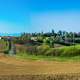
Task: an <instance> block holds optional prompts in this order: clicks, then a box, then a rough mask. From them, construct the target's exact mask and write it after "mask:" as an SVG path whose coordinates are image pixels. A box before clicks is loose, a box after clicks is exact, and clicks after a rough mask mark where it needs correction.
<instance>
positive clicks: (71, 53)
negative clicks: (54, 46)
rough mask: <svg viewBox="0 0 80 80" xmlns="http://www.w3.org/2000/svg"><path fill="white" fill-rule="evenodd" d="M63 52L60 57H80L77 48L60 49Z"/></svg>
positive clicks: (79, 51)
mask: <svg viewBox="0 0 80 80" xmlns="http://www.w3.org/2000/svg"><path fill="white" fill-rule="evenodd" d="M62 50H63V52H62V54H61V56H68V57H72V56H78V55H80V49H79V48H77V47H73V46H71V47H66V48H63V49H62Z"/></svg>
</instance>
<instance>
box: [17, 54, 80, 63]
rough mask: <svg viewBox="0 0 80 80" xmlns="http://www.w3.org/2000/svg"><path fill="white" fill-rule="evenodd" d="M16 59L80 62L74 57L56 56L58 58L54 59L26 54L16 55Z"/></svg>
mask: <svg viewBox="0 0 80 80" xmlns="http://www.w3.org/2000/svg"><path fill="white" fill-rule="evenodd" d="M16 58H18V59H25V60H43V61H46V60H47V61H61V62H64V61H72V62H74V61H77V62H79V61H80V56H74V57H61V56H58V57H54V56H43V55H38V56H36V55H28V54H25V53H23V54H17V55H16Z"/></svg>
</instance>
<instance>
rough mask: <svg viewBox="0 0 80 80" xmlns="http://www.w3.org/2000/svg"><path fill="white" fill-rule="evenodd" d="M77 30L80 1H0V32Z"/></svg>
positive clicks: (79, 24) (79, 18) (78, 27)
mask: <svg viewBox="0 0 80 80" xmlns="http://www.w3.org/2000/svg"><path fill="white" fill-rule="evenodd" d="M51 29H54V30H55V31H58V30H66V31H73V32H80V0H0V32H8V33H19V32H41V31H44V32H49V31H51Z"/></svg>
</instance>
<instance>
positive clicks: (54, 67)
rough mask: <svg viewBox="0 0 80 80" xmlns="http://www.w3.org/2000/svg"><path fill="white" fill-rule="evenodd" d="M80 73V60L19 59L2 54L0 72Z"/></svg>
mask: <svg viewBox="0 0 80 80" xmlns="http://www.w3.org/2000/svg"><path fill="white" fill-rule="evenodd" d="M42 73H43V74H44V73H48V74H54V73H55V74H56V73H80V62H54V61H29V60H26V61H25V60H18V59H16V58H14V57H7V56H4V55H1V56H0V74H4V75H5V74H42Z"/></svg>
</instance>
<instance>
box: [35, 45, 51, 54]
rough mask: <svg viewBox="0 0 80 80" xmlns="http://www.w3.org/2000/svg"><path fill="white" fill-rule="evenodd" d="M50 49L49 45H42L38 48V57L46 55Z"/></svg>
mask: <svg viewBox="0 0 80 80" xmlns="http://www.w3.org/2000/svg"><path fill="white" fill-rule="evenodd" d="M49 49H50V47H49V46H48V45H41V46H38V47H37V55H46V52H47V51H48V50H49Z"/></svg>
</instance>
